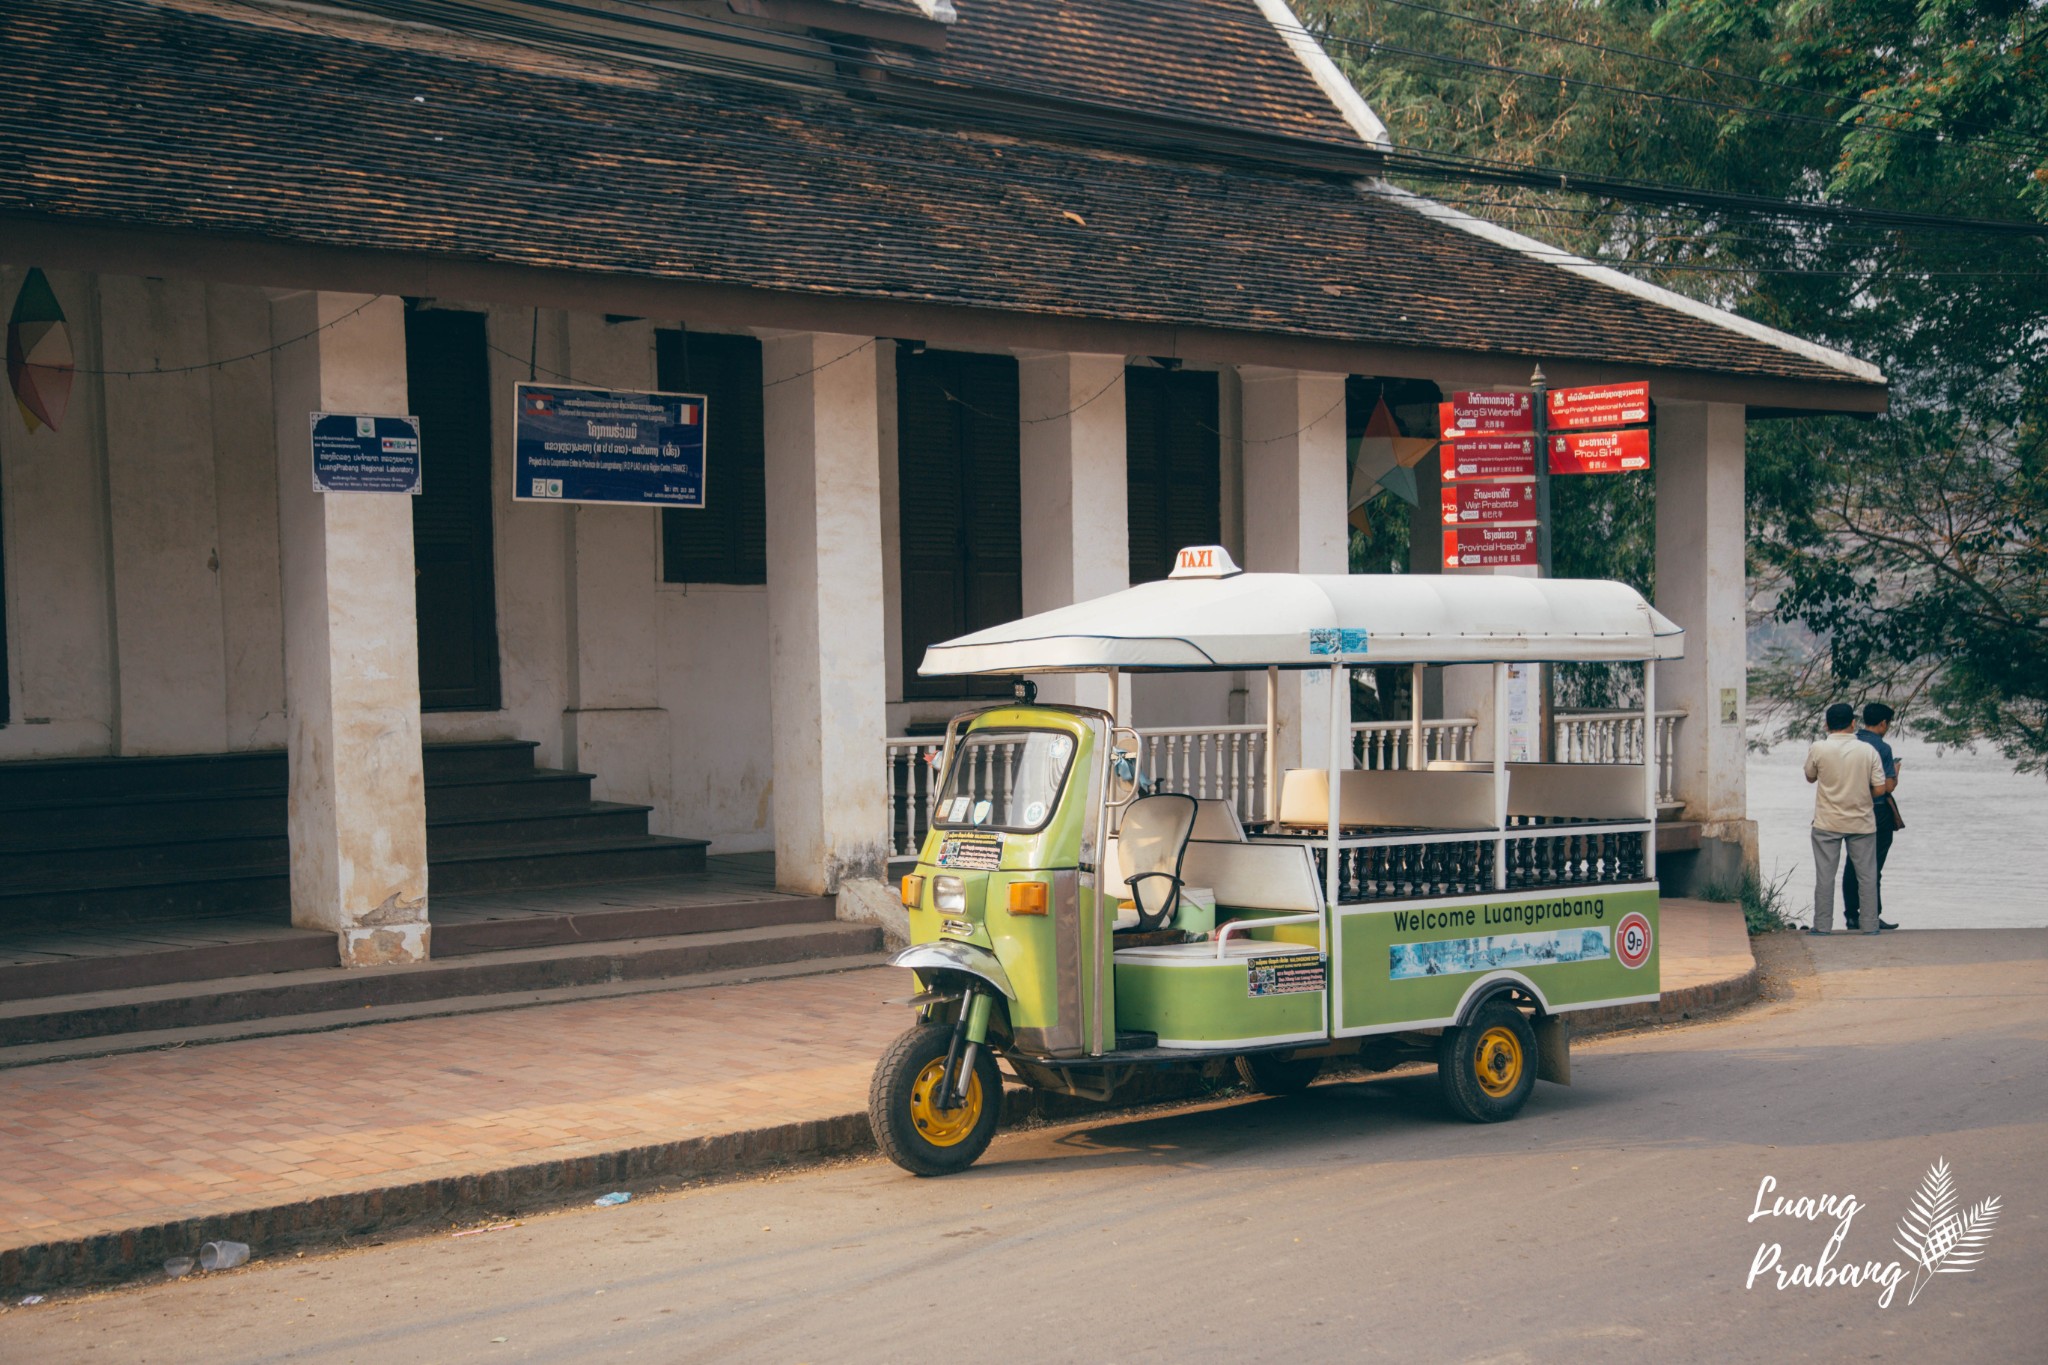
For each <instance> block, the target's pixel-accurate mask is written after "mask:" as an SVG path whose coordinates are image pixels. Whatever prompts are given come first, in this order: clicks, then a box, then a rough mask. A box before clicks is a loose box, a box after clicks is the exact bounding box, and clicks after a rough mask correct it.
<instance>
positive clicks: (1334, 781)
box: [1316, 664, 1351, 1031]
mask: <svg viewBox="0 0 2048 1365" xmlns="http://www.w3.org/2000/svg"><path fill="white" fill-rule="evenodd" d="M1350 766H1351V670H1350V669H1348V668H1341V667H1338V666H1337V665H1335V664H1332V665H1331V667H1330V804H1329V809H1328V817H1329V821H1330V824H1329V829H1328V833H1329V836H1330V853H1329V859H1328V861H1327V863H1326V864H1325V866H1324V868H1323V919H1322V922H1321V923H1320V924H1318V925H1317V926H1316V948H1317V950H1318V951H1319V952H1320V953H1321V954H1322V956H1323V961H1324V963H1325V964H1329V965H1326V966H1325V968H1324V972H1325V975H1324V981H1325V982H1326V983H1327V985H1326V987H1325V990H1324V994H1323V1007H1324V1011H1325V1019H1326V1021H1327V1023H1328V1025H1329V1027H1330V1028H1331V1030H1332V1031H1334V1030H1335V1029H1336V1026H1337V992H1336V991H1335V990H1334V989H1330V988H1331V987H1334V986H1335V985H1336V984H1337V980H1338V978H1339V976H1341V974H1342V973H1341V970H1340V969H1338V968H1337V967H1336V965H1335V964H1331V963H1330V949H1331V945H1332V944H1333V943H1334V942H1335V940H1336V936H1337V931H1338V928H1339V925H1338V922H1337V894H1338V889H1339V882H1340V880H1341V879H1340V878H1339V877H1338V862H1337V860H1338V858H1339V857H1340V856H1341V854H1340V851H1339V849H1338V847H1337V841H1338V840H1339V839H1340V838H1341V837H1342V836H1343V832H1344V830H1343V824H1342V821H1343V818H1344V803H1343V797H1344V772H1345V770H1346V769H1347V768H1349V767H1350Z"/></svg>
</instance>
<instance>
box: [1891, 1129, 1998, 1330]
mask: <svg viewBox="0 0 2048 1365" xmlns="http://www.w3.org/2000/svg"><path fill="white" fill-rule="evenodd" d="M1960 1202H1961V1201H1960V1200H1959V1199H1958V1198H1957V1196H1956V1186H1955V1181H1954V1179H1953V1178H1952V1177H1951V1176H1950V1175H1949V1169H1948V1162H1947V1160H1945V1159H1942V1160H1937V1161H1936V1162H1935V1163H1934V1165H1932V1166H1930V1167H1928V1170H1927V1178H1926V1179H1924V1180H1922V1181H1921V1182H1920V1188H1919V1189H1918V1190H1916V1191H1915V1192H1914V1194H1913V1201H1912V1203H1911V1204H1909V1205H1908V1206H1907V1208H1906V1215H1905V1217H1903V1218H1901V1219H1900V1220H1899V1227H1898V1234H1897V1236H1895V1237H1893V1238H1892V1241H1893V1242H1894V1243H1895V1244H1896V1245H1897V1246H1898V1248H1899V1250H1901V1251H1903V1252H1905V1253H1906V1254H1907V1255H1908V1256H1910V1257H1912V1258H1913V1264H1914V1265H1915V1266H1916V1267H1918V1268H1917V1269H1916V1270H1915V1271H1914V1274H1913V1292H1912V1293H1911V1294H1909V1295H1908V1296H1907V1297H1906V1302H1907V1303H1908V1304H1911V1303H1912V1302H1913V1300H1915V1299H1917V1298H1919V1297H1920V1291H1921V1289H1922V1288H1924V1287H1925V1286H1926V1284H1927V1282H1928V1281H1929V1280H1931V1279H1933V1278H1934V1276H1935V1275H1937V1274H1943V1275H1960V1274H1965V1273H1967V1272H1969V1271H1972V1270H1975V1269H1976V1268H1977V1262H1978V1261H1980V1260H1982V1259H1983V1258H1984V1247H1985V1244H1986V1243H1988V1242H1989V1241H1990V1240H1991V1232H1992V1225H1993V1224H1994V1223H1996V1222H1997V1221H1998V1197H1997V1196H1996V1195H1993V1196H1992V1197H1991V1198H1989V1199H1982V1200H1979V1201H1978V1202H1977V1203H1975V1204H1972V1205H1971V1206H1970V1207H1969V1208H1968V1209H1967V1210H1965V1211H1964V1212H1962V1213H1958V1212H1957V1211H1956V1209H1957V1206H1958V1204H1959V1203H1960Z"/></svg>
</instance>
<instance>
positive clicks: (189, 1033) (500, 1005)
mask: <svg viewBox="0 0 2048 1365" xmlns="http://www.w3.org/2000/svg"><path fill="white" fill-rule="evenodd" d="M888 965H889V955H888V954H887V953H880V952H872V953H856V954H852V955H849V956H846V957H811V958H801V959H798V960H796V961H793V962H770V963H763V964H760V965H757V966H750V967H729V968H725V969H723V970H720V971H710V972H690V973H686V974H683V975H679V976H667V977H656V978H653V979H651V980H645V981H606V982H602V983H599V984H596V985H587V986H554V987H547V988H543V989H539V990H520V991H499V992H493V993H489V994H484V995H464V996H451V997H445V998H443V999H438V1000H421V1001H412V1002H408V1003H404V1004H396V1005H363V1006H358V1007H357V1008H355V1009H344V1010H320V1011H314V1012H310V1013H306V1014H281V1015H273V1016H270V1017H268V1018H262V1019H244V1020H240V1021H237V1022H235V1023H228V1024H209V1025H201V1026H197V1027H191V1028H170V1029H152V1030H148V1031H144V1032H138V1033H109V1034H101V1035H98V1036H95V1037H86V1038H73V1039H68V1040H65V1041H61V1042H54V1043H24V1044H20V1045H18V1046H15V1047H0V1068H9V1067H19V1066H37V1065H40V1064H43V1063H46V1062H67V1061H78V1060H82V1059H86V1058H91V1057H108V1056H114V1055H117V1054H119V1053H124V1052H153V1051H157V1050H160V1049H163V1048H173V1047H197V1046H202V1045H204V1044H207V1043H230V1042H239V1041H241V1040H243V1039H247V1038H274V1037H278V1036H281V1035H286V1034H294V1033H326V1032H332V1031H333V1030H336V1029H344V1028H360V1027H362V1026H364V1025H366V1024H389V1023H397V1022H400V1021H403V1020H408V1019H437V1018H444V1017H447V1016H450V1015H461V1014H486V1013H490V1012H493V1011H496V1010H510V1009H528V1008H531V1007H533V1006H535V1005H565V1004H572V1003H574V1002H576V1001H581V1000H609V999H616V998H618V997H620V996H630V995H655V994H663V993H667V992H672V991H693V990H703V989H705V988H707V987H712V986H735V985H743V984H746V983H749V982H756V981H776V980H782V979H786V978H788V977H796V976H826V975H830V974H833V973H837V972H854V971H865V970H869V969H872V968H875V967H886V966H888Z"/></svg>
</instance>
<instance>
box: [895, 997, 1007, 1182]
mask: <svg viewBox="0 0 2048 1365" xmlns="http://www.w3.org/2000/svg"><path fill="white" fill-rule="evenodd" d="M952 1041H953V1028H952V1026H951V1025H949V1024H937V1023H932V1024H918V1025H915V1026H914V1027H912V1028H911V1029H910V1030H909V1031H908V1032H906V1033H905V1034H904V1035H903V1036H902V1037H900V1038H898V1039H897V1040H896V1041H895V1042H894V1043H891V1044H890V1045H889V1050H888V1051H887V1052H885V1053H883V1054H882V1060H881V1061H880V1062H879V1063H877V1064H876V1066H875V1079H874V1082H873V1084H871V1085H870V1086H869V1087H868V1122H869V1123H870V1124H871V1125H873V1127H874V1130H875V1142H876V1144H877V1145H879V1146H880V1147H881V1149H882V1152H883V1154H884V1155H885V1156H887V1157H888V1158H889V1159H890V1160H891V1161H893V1162H895V1163H896V1164H897V1165H898V1166H901V1167H902V1168H903V1169H904V1170H906V1171H909V1172H910V1173H911V1174H912V1175H950V1174H952V1173H953V1172H954V1171H964V1170H966V1169H967V1168H968V1167H969V1166H972V1165H973V1164H974V1163H975V1161H976V1160H977V1159H978V1158H979V1157H980V1156H981V1154H982V1153H983V1152H985V1151H987V1150H988V1144H989V1142H990V1141H991V1140H992V1139H993V1138H994V1137H995V1135H996V1124H997V1123H998V1122H999V1121H1000V1120H1001V1118H1002V1108H1003V1079H1002V1074H1001V1073H1000V1072H999V1071H997V1070H996V1061H995V1058H994V1057H992V1056H990V1055H989V1052H988V1049H987V1048H980V1049H977V1050H976V1052H975V1056H974V1070H973V1072H972V1073H971V1074H970V1075H969V1077H968V1080H967V1098H966V1099H965V1100H964V1101H962V1102H960V1103H957V1104H956V1103H953V1097H951V1096H948V1095H942V1094H941V1093H940V1082H941V1080H943V1079H944V1077H945V1074H946V1050H947V1048H948V1047H949V1046H951V1044H952Z"/></svg>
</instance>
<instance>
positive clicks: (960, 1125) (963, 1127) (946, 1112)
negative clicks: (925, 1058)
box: [910, 1057, 981, 1147]
mask: <svg viewBox="0 0 2048 1365" xmlns="http://www.w3.org/2000/svg"><path fill="white" fill-rule="evenodd" d="M945 1075H946V1059H945V1058H944V1057H934V1058H932V1059H931V1060H930V1061H929V1062H926V1063H925V1064H924V1070H922V1071H920V1072H918V1073H917V1079H916V1080H915V1081H913V1082H911V1085H910V1121H911V1122H912V1123H914V1124H916V1125H917V1131H918V1132H919V1134H921V1135H922V1136H923V1138H924V1140H925V1141H926V1142H929V1143H930V1144H931V1145H932V1146H934V1147H957V1146H959V1145H960V1144H961V1143H962V1142H965V1141H966V1140H967V1135H968V1134H969V1133H971V1132H973V1131H974V1125H975V1124H976V1123H978V1122H980V1121H981V1077H980V1076H978V1075H976V1074H974V1073H972V1072H969V1073H968V1076H967V1102H966V1103H964V1104H962V1105H961V1106H960V1107H959V1108H958V1109H941V1108H939V1105H938V1096H939V1082H940V1081H941V1080H943V1079H944V1078H945Z"/></svg>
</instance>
